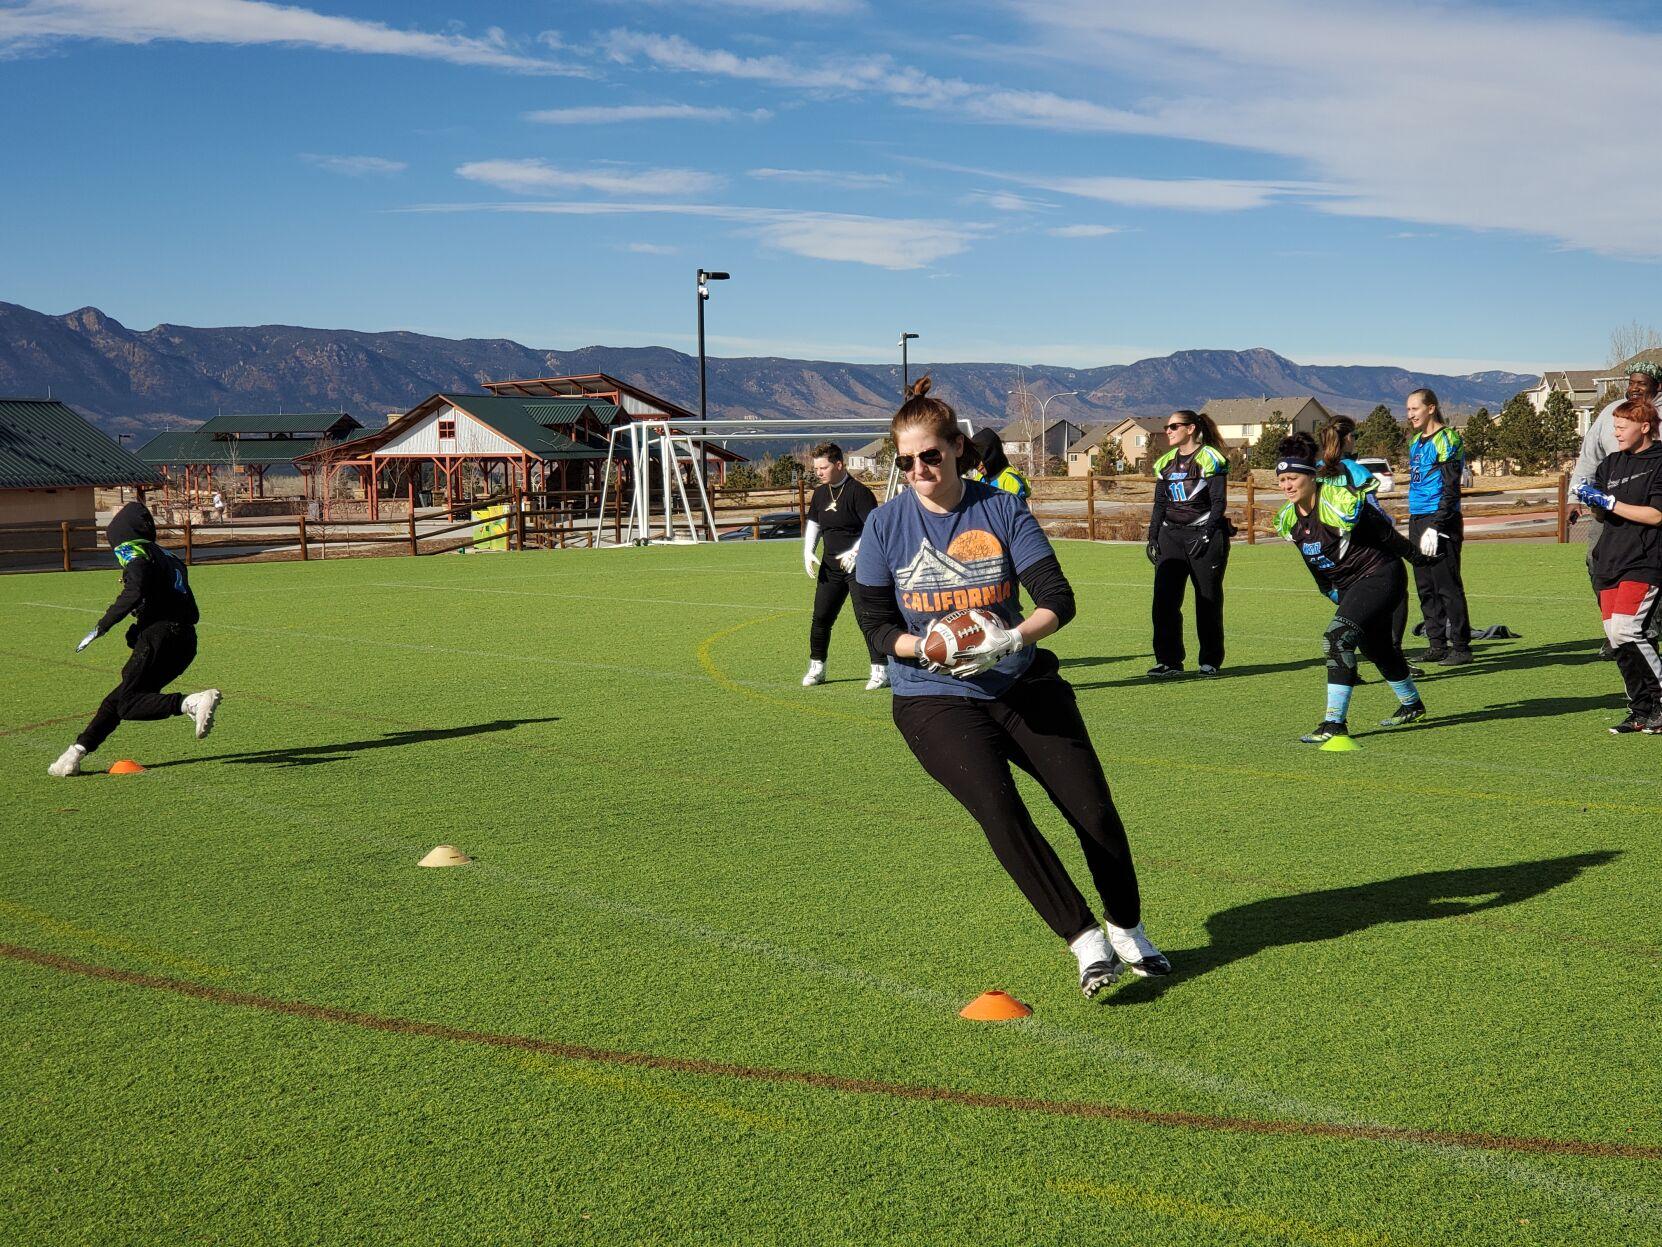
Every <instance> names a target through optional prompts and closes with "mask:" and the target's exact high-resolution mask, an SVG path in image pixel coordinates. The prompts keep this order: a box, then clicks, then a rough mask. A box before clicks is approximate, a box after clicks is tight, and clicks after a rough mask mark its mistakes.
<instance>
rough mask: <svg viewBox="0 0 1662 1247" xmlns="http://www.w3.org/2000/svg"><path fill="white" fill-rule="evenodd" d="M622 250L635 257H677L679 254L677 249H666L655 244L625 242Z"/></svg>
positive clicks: (679, 250) (661, 245) (660, 244)
mask: <svg viewBox="0 0 1662 1247" xmlns="http://www.w3.org/2000/svg"><path fill="white" fill-rule="evenodd" d="M622 249H623V250H624V251H629V252H632V253H634V254H635V255H679V254H680V252H681V248H679V247H666V246H665V245H664V244H662V243H656V242H626V243H624V244H623V248H622Z"/></svg>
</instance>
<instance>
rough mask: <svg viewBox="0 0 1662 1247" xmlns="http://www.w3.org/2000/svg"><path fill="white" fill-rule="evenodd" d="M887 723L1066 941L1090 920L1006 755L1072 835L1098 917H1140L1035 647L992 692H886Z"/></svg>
mask: <svg viewBox="0 0 1662 1247" xmlns="http://www.w3.org/2000/svg"><path fill="white" fill-rule="evenodd" d="M894 721H895V726H897V727H898V728H900V734H901V735H902V736H903V737H905V738H906V743H907V744H908V745H909V746H911V749H912V752H913V753H914V754H916V755H917V759H918V761H919V762H921V763H923V769H924V770H925V771H927V772H929V774H930V776H931V777H932V778H934V780H935V781H936V782H937V783H939V784H940V785H941V787H943V788H945V789H946V790H947V791H948V792H950V793H951V794H952V795H953V796H954V797H956V798H957V799H958V802H959V804H961V805H962V806H963V807H964V808H965V809H966V810H968V811H969V813H970V816H971V817H972V818H974V819H975V821H976V822H977V823H979V824H981V830H982V831H983V832H985V833H986V836H987V842H988V843H989V844H991V845H992V848H993V853H994V855H995V856H996V857H997V858H998V861H999V864H1000V865H1001V866H1003V867H1004V869H1005V870H1006V871H1007V872H1009V875H1010V877H1011V878H1012V879H1014V880H1015V881H1016V886H1017V887H1019V888H1020V889H1021V891H1022V895H1023V896H1025V897H1026V898H1027V900H1028V902H1029V903H1030V904H1031V905H1032V906H1033V908H1034V909H1036V910H1038V911H1039V916H1040V917H1041V918H1043V919H1044V920H1045V923H1046V924H1047V925H1048V926H1049V927H1050V929H1051V930H1052V931H1054V932H1056V934H1057V935H1059V936H1061V937H1062V938H1063V939H1064V940H1069V941H1072V940H1073V939H1074V938H1075V937H1077V936H1079V935H1080V934H1082V933H1083V932H1085V931H1088V930H1090V929H1092V928H1094V927H1095V926H1096V925H1097V920H1096V917H1095V915H1094V914H1092V912H1091V907H1090V906H1089V905H1088V904H1087V903H1086V901H1085V898H1084V897H1083V896H1081V895H1080V892H1079V889H1078V888H1077V887H1075V886H1074V882H1073V880H1072V879H1071V878H1069V877H1068V872H1067V870H1066V869H1065V868H1064V867H1063V866H1062V862H1061V859H1060V858H1058V857H1057V856H1056V850H1055V849H1053V848H1051V847H1050V843H1049V841H1047V840H1046V839H1045V838H1044V836H1043V835H1042V834H1041V833H1040V831H1039V829H1038V827H1037V826H1035V825H1034V822H1033V816H1032V815H1031V814H1029V813H1028V812H1027V806H1026V805H1025V804H1024V803H1023V802H1022V799H1021V794H1020V793H1019V792H1017V791H1016V780H1015V776H1014V775H1013V774H1011V771H1010V764H1011V763H1014V764H1015V765H1016V766H1019V767H1020V768H1021V769H1022V770H1024V771H1026V772H1027V773H1028V774H1029V775H1031V776H1032V777H1033V778H1034V779H1036V780H1038V781H1039V783H1040V784H1041V785H1043V787H1044V790H1045V793H1046V795H1047V796H1049V797H1050V799H1051V801H1052V803H1054V804H1055V806H1056V808H1057V809H1058V810H1060V811H1061V812H1062V816H1063V817H1064V818H1066V819H1067V820H1068V823H1069V825H1070V826H1072V828H1073V829H1074V831H1075V832H1076V833H1078V836H1079V843H1080V846H1081V847H1082V848H1083V849H1084V850H1085V863H1086V865H1087V866H1088V867H1089V868H1090V872H1091V879H1092V881H1093V882H1094V883H1095V884H1096V890H1097V894H1098V895H1099V896H1101V898H1102V904H1103V908H1104V910H1105V911H1106V913H1107V916H1108V921H1109V922H1111V923H1113V924H1114V925H1115V926H1117V927H1134V926H1136V925H1137V924H1138V923H1139V922H1141V921H1142V902H1141V899H1140V897H1139V895H1138V892H1137V871H1136V869H1135V867H1133V865H1132V863H1131V845H1130V844H1129V843H1128V842H1127V841H1126V838H1125V824H1124V823H1122V822H1121V821H1120V816H1119V811H1118V810H1116V809H1115V808H1114V799H1113V797H1111V796H1110V795H1109V793H1108V780H1107V779H1106V778H1105V777H1104V775H1103V773H1102V763H1101V762H1100V761H1098V759H1097V756H1096V750H1095V749H1093V748H1092V747H1091V738H1090V736H1089V734H1088V733H1087V732H1086V730H1085V721H1084V719H1082V718H1081V717H1080V715H1079V706H1078V704H1077V703H1076V701H1075V700H1074V695H1073V686H1072V685H1071V684H1069V683H1068V682H1067V681H1066V680H1064V679H1062V677H1061V676H1060V675H1059V674H1058V673H1057V663H1056V656H1055V655H1054V654H1051V653H1050V652H1049V651H1046V650H1040V651H1039V653H1038V654H1037V656H1036V657H1035V659H1034V662H1033V665H1032V667H1030V668H1029V669H1028V672H1027V674H1026V675H1024V676H1023V677H1022V678H1021V679H1020V680H1018V681H1017V682H1016V684H1015V686H1014V687H1013V688H1011V689H1010V690H1009V691H1008V692H1007V693H1005V694H1004V696H1002V697H998V698H994V699H992V700H986V699H983V698H977V697H953V696H944V697H896V698H895V699H894Z"/></svg>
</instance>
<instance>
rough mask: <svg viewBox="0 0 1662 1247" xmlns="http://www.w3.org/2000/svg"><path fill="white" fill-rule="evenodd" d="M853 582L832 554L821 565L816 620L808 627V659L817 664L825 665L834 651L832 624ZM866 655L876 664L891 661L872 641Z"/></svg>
mask: <svg viewBox="0 0 1662 1247" xmlns="http://www.w3.org/2000/svg"><path fill="white" fill-rule="evenodd" d="M852 579H853V576H852V575H851V574H850V573H849V572H845V571H844V570H843V569H842V568H840V567H838V566H837V561H836V559H834V558H832V557H831V556H830V555H829V554H827V555H826V556H825V559H824V560H823V561H822V562H821V563H820V565H819V580H818V582H817V583H816V584H815V587H814V621H813V622H812V623H811V624H809V625H808V657H809V658H812V659H813V660H814V661H815V662H824V661H825V658H826V655H827V654H829V653H830V652H831V625H832V624H834V623H836V622H837V616H838V615H840V614H841V613H842V609H843V603H844V602H846V601H848V583H849V581H850V580H852ZM866 653H867V655H869V656H870V658H871V661H872V663H873V664H877V663H882V662H885V661H887V659H886V656H885V655H883V654H881V653H879V652H878V651H877V650H876V649H875V648H873V646H872V644H871V642H870V641H867V642H866Z"/></svg>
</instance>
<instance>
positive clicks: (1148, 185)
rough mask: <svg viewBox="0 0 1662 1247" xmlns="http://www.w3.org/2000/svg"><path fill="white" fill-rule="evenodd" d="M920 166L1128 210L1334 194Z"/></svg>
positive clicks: (1229, 183) (1211, 182)
mask: <svg viewBox="0 0 1662 1247" xmlns="http://www.w3.org/2000/svg"><path fill="white" fill-rule="evenodd" d="M915 163H917V164H920V165H924V166H926V167H928V168H931V169H941V170H944V171H946V172H949V173H964V174H968V175H970V176H972V177H978V178H990V179H992V180H995V181H1000V182H1010V183H1012V184H1014V185H1017V186H1025V187H1028V188H1030V189H1032V190H1044V191H1050V192H1052V193H1054V194H1058V195H1072V196H1074V197H1076V198H1079V199H1092V200H1096V201H1097V202H1099V203H1111V204H1118V205H1120V206H1121V207H1126V208H1172V209H1178V210H1181V211H1187V212H1242V211H1246V210H1247V209H1251V208H1263V207H1266V206H1267V205H1269V204H1272V203H1275V202H1276V201H1278V200H1282V199H1297V198H1312V197H1315V198H1320V197H1326V196H1330V195H1332V194H1333V193H1334V192H1333V189H1332V188H1331V187H1328V186H1324V185H1322V184H1320V183H1317V182H1283V181H1249V180H1244V179H1237V178H1128V177H1113V176H1108V177H1074V176H1058V175H1054V174H1045V173H1016V172H1007V171H1004V170H999V169H981V168H976V167H974V166H969V165H952V164H947V163H945V162H943V161H937V160H918V161H915ZM981 193H983V194H984V193H985V192H981ZM1013 198H1016V199H1018V200H1020V199H1022V197H1020V196H1014V197H1013ZM1025 202H1031V203H1041V202H1042V201H1039V200H1031V201H1025Z"/></svg>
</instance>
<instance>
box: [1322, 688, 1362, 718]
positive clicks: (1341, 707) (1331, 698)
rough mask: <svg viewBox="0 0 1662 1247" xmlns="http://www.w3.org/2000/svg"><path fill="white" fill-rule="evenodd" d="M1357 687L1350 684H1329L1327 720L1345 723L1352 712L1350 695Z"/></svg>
mask: <svg viewBox="0 0 1662 1247" xmlns="http://www.w3.org/2000/svg"><path fill="white" fill-rule="evenodd" d="M1355 691H1356V690H1355V687H1354V686H1353V685H1349V684H1329V685H1328V686H1327V721H1328V722H1329V723H1343V722H1344V721H1345V717H1346V716H1347V715H1348V714H1349V713H1350V695H1351V694H1352V693H1353V692H1355Z"/></svg>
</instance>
